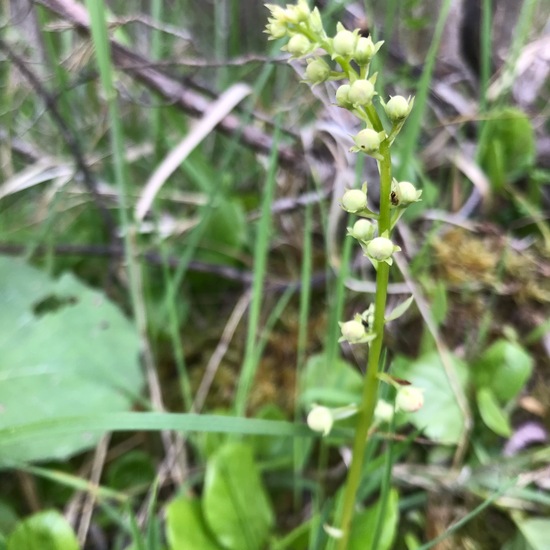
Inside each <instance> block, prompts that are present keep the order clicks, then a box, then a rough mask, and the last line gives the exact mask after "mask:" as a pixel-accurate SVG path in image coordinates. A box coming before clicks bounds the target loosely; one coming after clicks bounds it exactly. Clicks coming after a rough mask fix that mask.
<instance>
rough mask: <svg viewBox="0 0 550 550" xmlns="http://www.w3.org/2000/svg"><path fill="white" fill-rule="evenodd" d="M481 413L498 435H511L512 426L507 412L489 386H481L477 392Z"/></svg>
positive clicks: (489, 426) (484, 420)
mask: <svg viewBox="0 0 550 550" xmlns="http://www.w3.org/2000/svg"><path fill="white" fill-rule="evenodd" d="M476 399H477V406H478V408H479V414H480V415H481V418H482V420H483V422H485V425H486V426H487V427H488V428H490V429H491V430H493V432H495V433H496V434H497V435H500V436H502V437H510V436H511V435H512V428H511V427H510V422H509V421H508V418H507V415H506V413H505V412H504V411H503V410H502V409H501V408H500V406H499V404H498V401H497V398H496V397H495V394H494V393H493V392H492V391H491V390H490V389H489V388H487V387H482V388H480V389H479V390H478V391H477V393H476Z"/></svg>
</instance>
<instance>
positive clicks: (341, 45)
mask: <svg viewBox="0 0 550 550" xmlns="http://www.w3.org/2000/svg"><path fill="white" fill-rule="evenodd" d="M356 43H357V35H356V34H355V33H353V32H351V31H348V30H346V29H342V30H340V31H338V32H337V33H336V36H335V37H334V38H333V39H332V47H333V49H334V53H336V54H337V55H341V56H343V57H351V56H352V55H353V53H354V51H355V44H356Z"/></svg>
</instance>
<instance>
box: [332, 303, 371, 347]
mask: <svg viewBox="0 0 550 550" xmlns="http://www.w3.org/2000/svg"><path fill="white" fill-rule="evenodd" d="M338 324H339V325H340V332H341V333H342V336H341V337H340V339H339V340H338V341H339V342H348V343H349V344H367V343H368V342H371V341H372V340H374V339H375V338H376V334H375V333H374V332H373V330H372V329H373V325H374V304H371V305H370V306H369V308H368V309H366V310H365V311H363V313H356V314H355V315H354V316H353V319H351V321H345V322H343V323H338Z"/></svg>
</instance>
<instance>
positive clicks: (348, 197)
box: [342, 189, 367, 214]
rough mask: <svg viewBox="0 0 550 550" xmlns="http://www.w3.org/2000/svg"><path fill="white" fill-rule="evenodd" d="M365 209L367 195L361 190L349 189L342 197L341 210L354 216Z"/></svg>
mask: <svg viewBox="0 0 550 550" xmlns="http://www.w3.org/2000/svg"><path fill="white" fill-rule="evenodd" d="M366 207H367V194H366V193H365V191H363V190H361V189H349V190H348V191H346V192H345V193H344V196H343V197H342V208H343V209H344V210H345V211H346V212H350V213H351V214H354V213H355V212H359V211H360V210H363V209H364V208H366Z"/></svg>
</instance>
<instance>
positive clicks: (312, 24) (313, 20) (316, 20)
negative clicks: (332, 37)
mask: <svg viewBox="0 0 550 550" xmlns="http://www.w3.org/2000/svg"><path fill="white" fill-rule="evenodd" d="M309 28H310V29H311V30H312V31H313V32H314V33H315V34H317V35H319V36H326V34H325V29H324V28H323V21H322V19H321V13H320V12H319V9H318V8H313V10H312V12H311V14H310V16H309Z"/></svg>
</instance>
